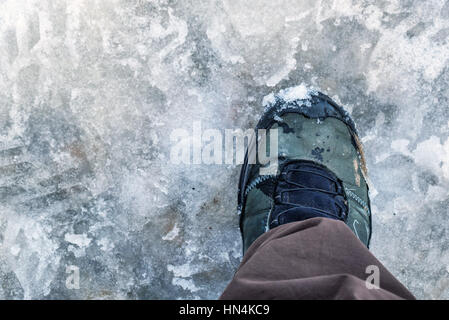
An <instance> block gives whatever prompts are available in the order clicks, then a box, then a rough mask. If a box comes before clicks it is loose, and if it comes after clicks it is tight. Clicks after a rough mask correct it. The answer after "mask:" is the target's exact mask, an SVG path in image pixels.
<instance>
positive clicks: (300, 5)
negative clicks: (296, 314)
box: [0, 0, 449, 299]
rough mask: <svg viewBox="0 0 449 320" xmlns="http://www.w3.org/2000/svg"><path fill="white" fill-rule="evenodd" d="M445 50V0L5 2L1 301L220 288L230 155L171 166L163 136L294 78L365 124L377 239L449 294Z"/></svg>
mask: <svg viewBox="0 0 449 320" xmlns="http://www.w3.org/2000/svg"><path fill="white" fill-rule="evenodd" d="M448 57H449V1H444V0H426V1H421V0H393V1H356V0H354V1H350V0H338V1H337V0H334V1H329V0H321V1H315V0H221V1H218V0H217V1H214V0H211V1H203V0H182V1H181V0H180V1H169V0H165V1H164V0H161V1H145V0H126V1H125V0H122V1H119V0H76V1H74V0H65V1H64V0H34V1H33V0H26V1H25V0H4V1H1V2H0V298H47V299H50V298H82V299H84V298H87V299H97V298H99V299H101V298H130V299H144V298H145V299H146V298H181V299H182V298H217V297H218V296H219V294H220V293H221V292H222V290H223V288H224V287H225V285H226V284H227V282H228V281H229V280H230V278H231V277H232V275H233V272H234V270H235V269H236V267H237V266H238V264H239V261H240V259H241V243H240V235H239V231H238V217H237V215H236V210H235V208H236V195H237V178H238V173H239V167H238V166H230V165H228V166H227V165H193V164H192V165H173V164H170V161H169V154H170V147H171V146H172V144H171V142H170V140H169V138H168V137H169V136H170V133H171V132H172V130H173V129H176V128H185V129H187V130H191V129H192V123H193V122H194V121H201V123H202V126H203V127H204V128H217V129H220V130H224V129H227V128H229V129H233V128H251V127H252V126H253V125H254V124H255V122H256V121H257V119H258V117H259V116H260V114H261V113H262V111H263V106H262V99H263V97H264V96H266V95H268V94H269V93H271V92H273V91H279V90H280V89H282V88H285V87H289V86H293V85H297V84H300V83H304V84H306V85H308V86H314V87H316V88H319V89H320V90H322V91H323V92H325V93H327V94H328V95H330V96H331V97H333V98H334V99H336V100H337V101H338V102H340V103H341V104H343V105H344V106H345V107H346V109H347V110H348V111H349V112H350V114H351V115H352V116H353V118H354V120H355V122H356V123H357V125H358V129H359V131H360V134H361V137H362V138H363V141H364V143H365V148H366V154H367V159H368V169H369V171H370V175H371V180H372V184H373V186H374V188H373V190H372V192H371V197H372V208H373V215H374V235H373V241H372V251H373V252H374V253H375V254H376V255H377V257H378V258H379V259H380V260H381V261H382V262H384V264H385V265H386V266H387V267H388V268H389V269H390V270H391V272H392V273H393V274H394V275H395V276H397V277H398V278H399V279H400V280H401V281H402V282H403V283H404V284H405V285H406V286H407V287H408V288H409V289H410V290H411V291H412V292H413V293H414V294H415V295H416V296H417V297H418V298H424V299H436V298H445V299H448V298H449V251H448V247H449V230H448V227H449V222H448V219H449V211H448V207H449V119H448V115H449V105H448V98H449V88H448V81H449V64H448ZM73 267H77V268H79V275H80V285H79V289H68V288H67V287H66V279H67V277H68V276H69V275H70V270H73V269H70V268H73ZM66 271H69V273H66Z"/></svg>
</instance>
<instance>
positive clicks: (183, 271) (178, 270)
mask: <svg viewBox="0 0 449 320" xmlns="http://www.w3.org/2000/svg"><path fill="white" fill-rule="evenodd" d="M167 270H168V271H171V272H173V275H174V276H175V277H181V278H187V277H190V276H191V275H192V274H195V273H196V270H195V269H194V268H192V266H191V265H190V264H189V263H185V264H182V265H179V266H174V265H171V264H169V265H167Z"/></svg>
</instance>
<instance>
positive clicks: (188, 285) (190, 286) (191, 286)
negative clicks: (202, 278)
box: [172, 278, 200, 292]
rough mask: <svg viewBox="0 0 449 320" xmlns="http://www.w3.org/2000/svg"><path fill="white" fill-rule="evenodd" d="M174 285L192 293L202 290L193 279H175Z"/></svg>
mask: <svg viewBox="0 0 449 320" xmlns="http://www.w3.org/2000/svg"><path fill="white" fill-rule="evenodd" d="M172 283H173V284H174V285H176V286H180V287H182V288H183V289H184V290H189V291H191V292H196V291H198V290H200V289H199V288H197V287H196V286H195V283H194V282H193V280H191V279H188V280H187V279H181V278H173V280H172Z"/></svg>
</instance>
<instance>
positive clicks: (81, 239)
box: [64, 233, 92, 248]
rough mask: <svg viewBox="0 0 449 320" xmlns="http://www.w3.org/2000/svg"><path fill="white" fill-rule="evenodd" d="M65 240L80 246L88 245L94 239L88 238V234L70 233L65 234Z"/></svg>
mask: <svg viewBox="0 0 449 320" xmlns="http://www.w3.org/2000/svg"><path fill="white" fill-rule="evenodd" d="M64 240H65V241H67V242H70V243H73V244H75V245H77V246H78V247H80V248H84V247H87V246H88V245H89V243H90V241H91V240H92V239H90V238H88V237H87V235H86V234H73V233H72V234H70V233H66V234H65V235H64Z"/></svg>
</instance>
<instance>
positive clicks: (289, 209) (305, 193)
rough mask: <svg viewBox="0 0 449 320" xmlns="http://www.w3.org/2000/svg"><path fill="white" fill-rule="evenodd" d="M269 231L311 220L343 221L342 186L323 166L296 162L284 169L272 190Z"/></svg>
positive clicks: (344, 216)
mask: <svg viewBox="0 0 449 320" xmlns="http://www.w3.org/2000/svg"><path fill="white" fill-rule="evenodd" d="M274 196H275V197H274V199H275V205H274V208H273V211H272V213H271V216H270V228H274V227H276V226H278V225H281V224H284V223H289V222H294V221H302V220H306V219H310V218H315V217H325V218H331V219H336V220H342V221H345V220H346V216H347V212H348V208H347V205H346V201H345V194H344V190H343V186H342V184H341V182H340V181H339V180H338V178H337V177H336V176H335V175H334V174H333V173H332V172H330V171H329V170H327V169H325V168H324V167H322V166H320V165H318V164H315V163H312V162H304V161H298V162H294V163H290V164H288V165H286V166H284V168H283V170H282V172H281V174H280V176H279V180H278V183H277V186H276V188H275V190H274Z"/></svg>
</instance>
